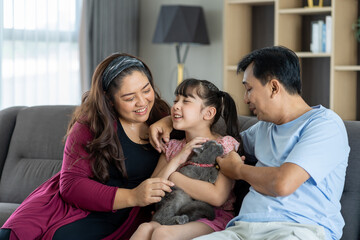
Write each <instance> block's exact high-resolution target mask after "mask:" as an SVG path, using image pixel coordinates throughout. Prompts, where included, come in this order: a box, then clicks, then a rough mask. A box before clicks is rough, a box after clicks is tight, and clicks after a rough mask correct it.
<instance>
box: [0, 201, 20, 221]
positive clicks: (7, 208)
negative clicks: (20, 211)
mask: <svg viewBox="0 0 360 240" xmlns="http://www.w3.org/2000/svg"><path fill="white" fill-rule="evenodd" d="M18 206H20V204H17V203H3V202H0V227H1V226H2V225H3V224H4V223H5V221H6V220H7V219H8V218H9V217H10V215H11V214H12V213H13V212H14V211H15V210H16V208H17V207H18Z"/></svg>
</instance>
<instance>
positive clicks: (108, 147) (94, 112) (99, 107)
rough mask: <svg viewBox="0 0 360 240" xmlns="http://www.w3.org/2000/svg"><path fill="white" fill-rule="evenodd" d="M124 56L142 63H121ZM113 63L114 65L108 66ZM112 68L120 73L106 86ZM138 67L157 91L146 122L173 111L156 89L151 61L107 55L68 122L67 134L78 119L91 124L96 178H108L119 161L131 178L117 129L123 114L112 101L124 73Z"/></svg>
mask: <svg viewBox="0 0 360 240" xmlns="http://www.w3.org/2000/svg"><path fill="white" fill-rule="evenodd" d="M122 58H126V59H130V61H136V62H138V63H140V65H139V64H138V65H131V64H130V65H126V67H124V63H122V62H120V63H119V59H120V60H121V59H122ZM114 62H115V65H114ZM109 65H110V67H108V66H109ZM109 68H111V69H110V70H111V71H117V73H116V74H117V75H115V76H113V78H112V79H111V81H107V83H106V87H104V81H106V77H107V76H106V77H104V71H106V72H105V73H108V72H109ZM119 68H122V69H121V71H118V69H119ZM134 71H139V72H142V73H144V74H145V75H146V77H147V78H148V80H149V82H150V84H151V86H152V88H153V90H154V92H155V102H154V106H153V108H152V109H151V111H150V116H149V119H148V120H147V121H146V123H147V124H148V125H150V124H152V123H154V122H156V121H157V120H159V119H160V118H162V117H164V116H167V115H169V114H170V107H169V105H168V104H167V103H166V102H165V101H164V100H162V99H161V98H160V96H159V94H158V93H157V92H156V90H155V88H154V83H153V78H152V74H151V72H150V69H149V68H148V67H147V65H146V64H145V63H144V62H142V61H141V60H140V59H138V58H136V57H134V56H131V55H129V54H124V53H123V54H121V53H116V54H113V55H111V56H109V57H107V58H106V59H105V60H103V61H102V62H101V63H100V64H99V65H98V66H97V67H96V69H95V71H94V74H93V77H92V83H91V89H90V91H88V92H86V93H85V94H84V95H83V97H82V101H81V105H80V106H79V107H77V108H76V109H75V112H74V114H73V116H72V119H71V121H70V123H69V125H68V129H67V135H66V136H68V135H69V134H70V132H71V129H72V127H73V126H74V124H75V123H76V122H79V123H82V124H86V125H88V126H89V128H90V130H91V131H92V133H93V136H94V138H93V139H92V140H91V141H90V142H88V143H87V145H86V146H85V149H86V151H87V152H88V153H89V159H90V160H91V167H92V171H93V174H94V179H96V180H98V181H100V182H106V181H107V180H108V179H109V165H110V163H111V162H113V163H114V164H115V166H116V168H117V169H118V170H119V171H120V172H121V174H122V175H123V177H125V178H127V172H126V168H125V162H124V160H125V158H124V154H123V150H122V147H121V145H120V141H119V137H118V134H117V130H116V129H117V125H116V120H117V119H118V118H119V113H118V112H117V111H116V110H115V108H114V106H113V104H112V103H113V102H114V94H115V93H116V92H117V91H119V89H120V87H121V84H122V80H123V79H124V77H126V76H128V75H130V74H132V73H133V72H134ZM120 111H121V110H120Z"/></svg>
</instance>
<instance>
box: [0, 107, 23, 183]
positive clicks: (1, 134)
mask: <svg viewBox="0 0 360 240" xmlns="http://www.w3.org/2000/svg"><path fill="white" fill-rule="evenodd" d="M24 108H26V107H23V106H17V107H10V108H6V109H3V110H1V111H0V146H1V147H0V179H1V175H2V170H3V167H4V164H5V159H6V156H7V153H8V149H9V144H10V140H11V136H12V133H13V131H14V128H15V124H16V117H17V114H18V112H19V111H20V110H22V109H24Z"/></svg>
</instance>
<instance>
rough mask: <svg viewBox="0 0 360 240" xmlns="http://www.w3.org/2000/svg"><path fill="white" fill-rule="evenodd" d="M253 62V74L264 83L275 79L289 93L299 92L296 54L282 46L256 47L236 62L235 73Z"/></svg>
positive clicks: (299, 84)
mask: <svg viewBox="0 0 360 240" xmlns="http://www.w3.org/2000/svg"><path fill="white" fill-rule="evenodd" d="M251 63H254V66H253V74H254V76H255V77H256V78H257V79H259V80H260V82H261V83H262V85H265V84H266V83H267V82H269V81H270V80H271V79H274V78H275V79H277V80H279V82H280V83H281V84H282V85H283V86H284V87H285V89H286V91H287V92H288V93H290V94H296V93H297V94H299V95H300V94H301V79H300V63H299V58H298V57H297V56H296V54H295V53H294V52H293V51H292V50H290V49H288V48H286V47H283V46H273V47H266V48H261V49H257V50H255V51H253V52H251V53H249V54H248V55H246V56H245V57H244V58H243V59H242V60H241V61H240V62H239V64H238V67H237V73H239V72H241V71H245V70H246V68H247V67H248V66H249V65H250V64H251Z"/></svg>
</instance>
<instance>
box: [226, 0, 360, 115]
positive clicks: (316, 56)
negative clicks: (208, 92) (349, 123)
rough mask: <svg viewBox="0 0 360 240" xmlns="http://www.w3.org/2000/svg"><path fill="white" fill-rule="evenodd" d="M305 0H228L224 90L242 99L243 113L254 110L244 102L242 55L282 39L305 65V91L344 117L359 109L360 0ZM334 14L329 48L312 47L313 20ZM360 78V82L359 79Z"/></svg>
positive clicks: (310, 98)
mask: <svg viewBox="0 0 360 240" xmlns="http://www.w3.org/2000/svg"><path fill="white" fill-rule="evenodd" d="M303 3H304V1H302V0H266V1H265V0H262V1H261V0H253V1H251V0H224V4H225V5H224V16H225V17H224V90H225V91H228V92H229V93H230V94H231V95H232V96H233V97H234V99H235V100H236V103H237V105H238V112H239V114H243V115H250V112H249V111H248V108H247V106H246V105H245V104H244V103H243V93H244V91H245V89H244V88H243V86H242V83H241V78H242V76H238V75H237V74H236V69H237V63H238V61H239V60H240V59H241V58H242V57H243V56H244V55H246V54H247V53H249V52H251V51H252V50H254V49H257V48H261V47H266V46H272V45H282V46H286V47H288V48H290V49H292V50H293V51H294V52H296V54H297V55H298V57H299V58H300V62H301V66H302V72H301V75H302V81H303V97H304V99H305V100H306V101H307V102H308V103H309V104H310V105H317V104H322V105H324V106H325V107H328V108H330V109H332V110H334V111H335V112H336V113H338V114H339V115H340V116H341V118H343V119H344V120H355V119H356V116H357V114H356V110H357V104H360V103H357V73H358V72H359V71H360V66H358V65H357V44H356V39H355V38H354V33H353V31H352V29H351V26H352V24H353V23H354V22H356V19H357V9H358V7H357V6H358V1H357V0H331V1H329V0H328V1H326V0H325V1H324V6H323V7H314V8H307V7H304V6H303ZM327 15H331V16H332V38H331V39H332V47H331V52H329V53H312V52H310V38H311V34H310V22H311V21H313V20H319V19H325V17H326V16H327ZM359 84H360V83H359Z"/></svg>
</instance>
